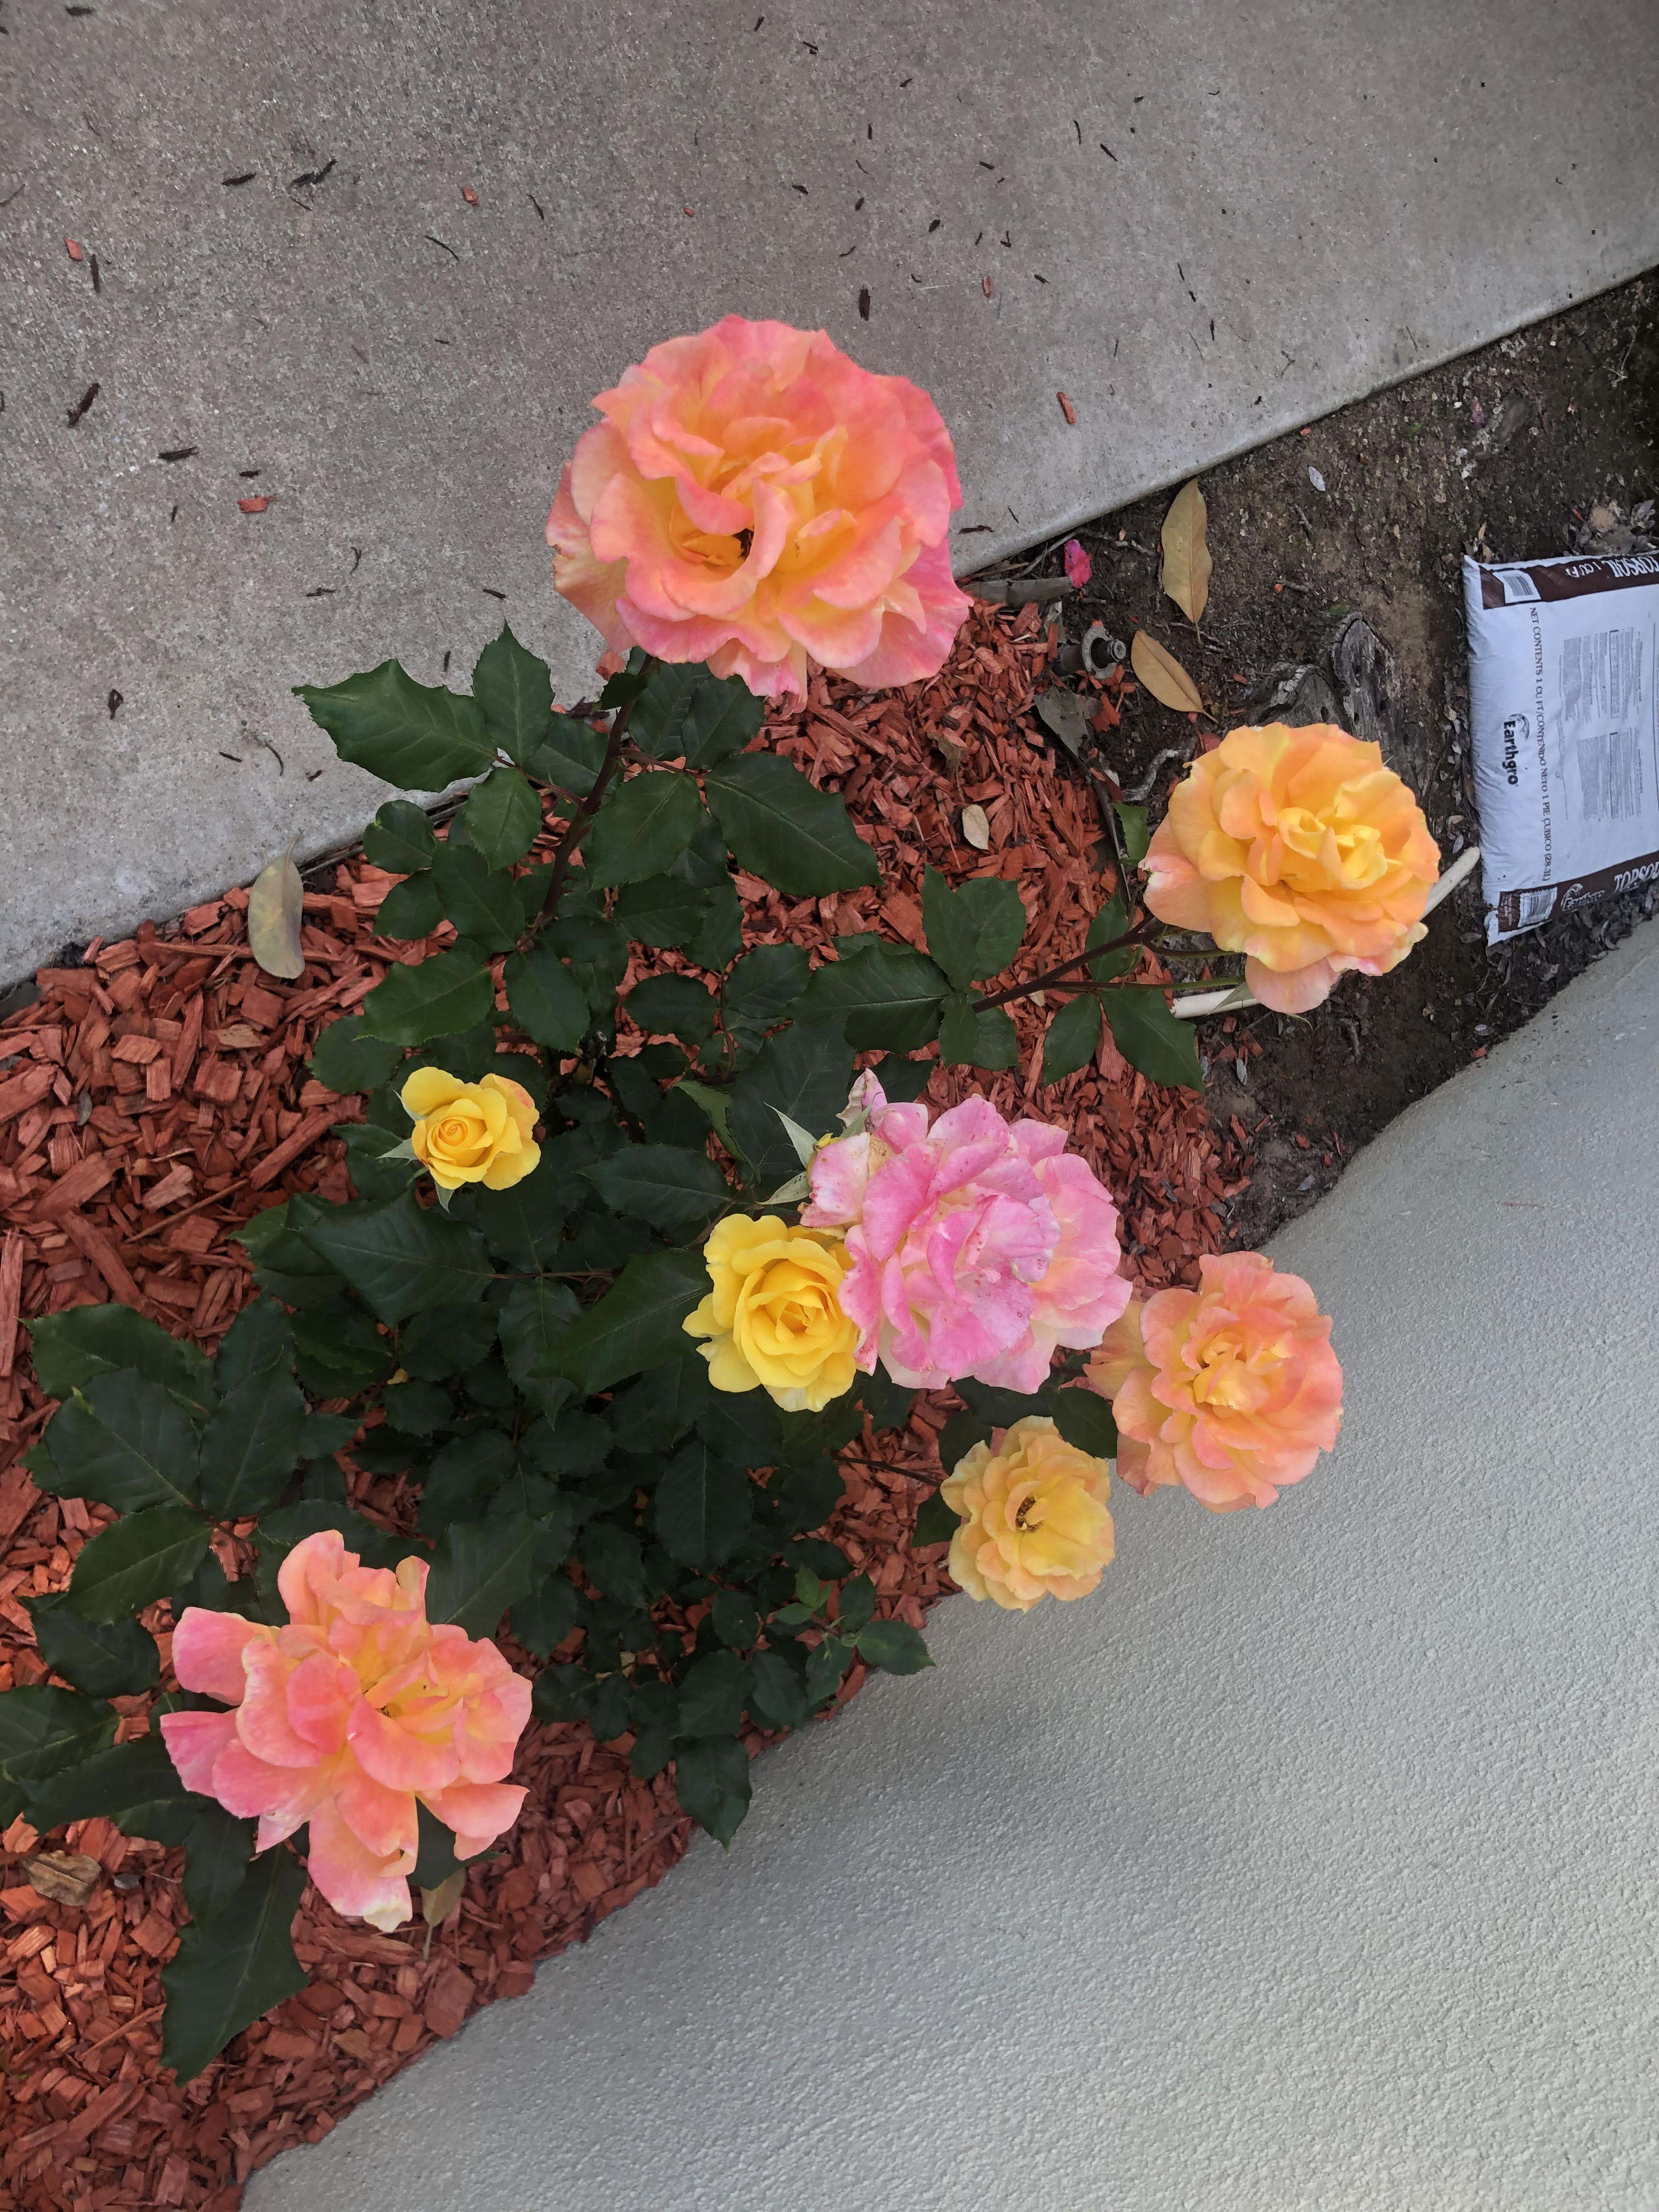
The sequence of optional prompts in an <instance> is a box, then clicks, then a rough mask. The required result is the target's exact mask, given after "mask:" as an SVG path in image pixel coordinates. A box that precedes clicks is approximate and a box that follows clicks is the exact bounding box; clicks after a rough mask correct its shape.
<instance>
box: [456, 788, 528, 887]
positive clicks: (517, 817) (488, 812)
mask: <svg viewBox="0 0 1659 2212" xmlns="http://www.w3.org/2000/svg"><path fill="white" fill-rule="evenodd" d="M463 811H464V812H465V817H466V834H467V836H469V837H470V838H471V841H472V843H473V847H474V848H475V849H476V850H477V852H479V853H481V854H483V857H484V859H485V860H487V861H488V862H489V866H491V867H492V868H510V867H511V866H512V865H513V862H514V860H523V858H524V856H525V854H526V853H527V852H528V851H529V850H530V848H531V847H532V845H533V844H534V843H535V842H536V838H537V836H538V832H539V831H540V829H541V826H542V803H541V801H540V799H538V798H537V796H536V794H535V793H534V792H533V791H532V789H531V787H530V786H529V785H528V784H527V783H526V781H525V779H524V778H523V776H522V775H520V773H519V771H518V769H515V768H498V769H491V771H490V772H489V775H487V776H486V777H485V778H484V780H483V782H482V783H475V784H474V785H473V787H472V789H471V791H470V792H469V793H468V794H467V801H466V805H465V809H464V810H463ZM520 911H521V912H522V908H520Z"/></svg>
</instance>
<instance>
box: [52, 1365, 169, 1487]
mask: <svg viewBox="0 0 1659 2212" xmlns="http://www.w3.org/2000/svg"><path fill="white" fill-rule="evenodd" d="M46 1445H47V1449H49V1451H50V1452H51V1454H52V1468H53V1475H54V1480H55V1481H56V1484H57V1486H58V1494H59V1496H60V1497H64V1498H95V1499H96V1500H97V1501H98V1502H99V1504H102V1505H112V1506H114V1507H115V1509H116V1510H117V1511H118V1512H119V1513H131V1512H132V1511H134V1510H136V1509H137V1507H139V1506H141V1505H166V1504H172V1505H188V1504H191V1503H192V1502H193V1499H194V1497H195V1492H196V1482H197V1467H196V1431H195V1430H194V1429H193V1428H192V1427H191V1419H190V1416H189V1414H188V1413H186V1412H185V1409H184V1407H182V1406H181V1405H180V1404H179V1401H178V1400H177V1399H176V1398H175V1397H173V1395H172V1394H171V1393H170V1392H169V1391H167V1390H164V1389H162V1388H161V1384H160V1383H152V1382H150V1381H149V1379H148V1378H147V1377H146V1376H143V1375H140V1374H139V1373H138V1372H137V1370H135V1369H132V1368H128V1369H126V1370H123V1371H122V1372H120V1373H118V1374H114V1375H94V1376H92V1377H91V1379H90V1380H89V1381H88V1383H87V1386H86V1389H84V1390H76V1392H75V1393H74V1395H72V1396H71V1397H69V1398H67V1399H65V1400H64V1403H63V1404H62V1405H61V1406H60V1407H58V1411H57V1412H56V1413H54V1414H53V1415H52V1420H51V1422H50V1424H49V1425H48V1426H47V1429H46Z"/></svg>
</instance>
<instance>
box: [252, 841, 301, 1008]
mask: <svg viewBox="0 0 1659 2212" xmlns="http://www.w3.org/2000/svg"><path fill="white" fill-rule="evenodd" d="M305 895H306V887H305V885H304V884H302V883H301V881H300V871H299V870H298V869H297V868H296V867H295V865H294V848H293V847H292V846H290V847H289V849H288V851H287V852H286V853H284V854H283V857H282V858H281V860H273V861H272V862H271V863H270V866H269V867H266V868H261V869H260V871H259V872H258V875H257V876H256V877H255V878H254V879H253V885H252V890H250V891H249V892H248V895H247V941H248V947H249V950H250V951H252V954H253V957H254V958H255V959H256V960H257V961H258V963H259V965H260V966H261V967H262V968H263V969H264V971H265V973H266V975H276V976H280V977H281V978H282V980H283V981H284V982H287V983H291V982H292V981H294V978H295V976H296V975H303V974H304V972H305V964H306V956H305V954H304V953H303V952H302V951H301V949H300V917H301V911H302V908H303V904H304V900H305Z"/></svg>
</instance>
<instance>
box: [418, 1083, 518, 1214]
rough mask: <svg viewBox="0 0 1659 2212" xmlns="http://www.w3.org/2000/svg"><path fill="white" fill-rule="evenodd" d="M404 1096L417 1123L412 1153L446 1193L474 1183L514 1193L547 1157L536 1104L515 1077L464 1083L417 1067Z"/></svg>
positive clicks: (442, 1191) (442, 1192) (489, 1188)
mask: <svg viewBox="0 0 1659 2212" xmlns="http://www.w3.org/2000/svg"><path fill="white" fill-rule="evenodd" d="M398 1096H399V1097H401V1098H402V1100H403V1103H404V1112H405V1113H406V1114H408V1115H410V1117H411V1119H412V1120H413V1121H414V1123H415V1127H414V1128H413V1129H412V1130H411V1131H410V1138H409V1146H410V1151H411V1152H413V1153H414V1155H415V1157H416V1159H417V1160H418V1161H419V1162H420V1163H421V1165H422V1167H423V1168H424V1169H425V1170H426V1171H427V1173H428V1175H429V1176H431V1177H432V1180H433V1182H435V1183H436V1184H437V1186H438V1189H439V1192H440V1194H445V1193H447V1192H449V1191H452V1190H459V1189H460V1188H462V1186H463V1185H464V1184H465V1183H469V1182H481V1183H483V1186H484V1188H485V1189H486V1190H510V1189H511V1188H512V1187H513V1184H514V1183H515V1182H523V1180H524V1178H525V1176H527V1175H529V1174H530V1173H531V1172H532V1170H533V1169H534V1168H535V1166H536V1164H537V1162H538V1160H539V1159H540V1158H541V1156H542V1153H541V1146H539V1145H538V1144H537V1143H536V1141H535V1139H534V1137H533V1135H532V1132H533V1130H534V1129H535V1127H536V1102H535V1100H534V1099H533V1098H532V1097H531V1095H530V1093H529V1092H528V1091H526V1089H525V1087H524V1085H523V1084H522V1083H514V1082H513V1079H512V1078H511V1077H510V1076H506V1075H486V1076H485V1077H484V1078H483V1080H482V1081H481V1082H477V1083H463V1082H462V1081H461V1079H460V1078H459V1076H456V1075H446V1074H445V1073H443V1071H442V1069H441V1068H437V1067H417V1068H416V1071H415V1073H414V1074H413V1075H411V1076H410V1079H409V1080H408V1082H407V1083H405V1084H404V1087H403V1089H402V1091H400V1092H399V1093H398Z"/></svg>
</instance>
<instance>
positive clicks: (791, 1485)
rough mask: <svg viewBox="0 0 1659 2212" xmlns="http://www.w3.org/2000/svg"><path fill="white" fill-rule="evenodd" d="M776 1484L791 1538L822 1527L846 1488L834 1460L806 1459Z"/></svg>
mask: <svg viewBox="0 0 1659 2212" xmlns="http://www.w3.org/2000/svg"><path fill="white" fill-rule="evenodd" d="M774 1480H776V1481H777V1498H778V1505H779V1509H780V1510H781V1512H782V1515H783V1522H784V1526H785V1528H787V1529H788V1531H789V1533H790V1534H791V1535H793V1536H799V1535H805V1534H806V1532H807V1531H808V1530H809V1529H812V1528H823V1525H824V1523H825V1522H827V1521H828V1520H829V1517H830V1516H831V1515H832V1514H833V1513H834V1512H835V1510H836V1507H837V1506H838V1505H839V1504H841V1501H842V1498H843V1497H844V1496H845V1495H846V1491H847V1485H846V1483H845V1482H844V1481H843V1480H842V1472H841V1468H840V1467H839V1466H838V1465H837V1463H836V1461H834V1460H833V1459H814V1460H807V1461H805V1462H804V1463H803V1464H802V1465H801V1466H799V1467H792V1468H789V1469H788V1471H787V1474H784V1475H783V1477H782V1478H781V1480H778V1478H776V1477H775V1478H774Z"/></svg>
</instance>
